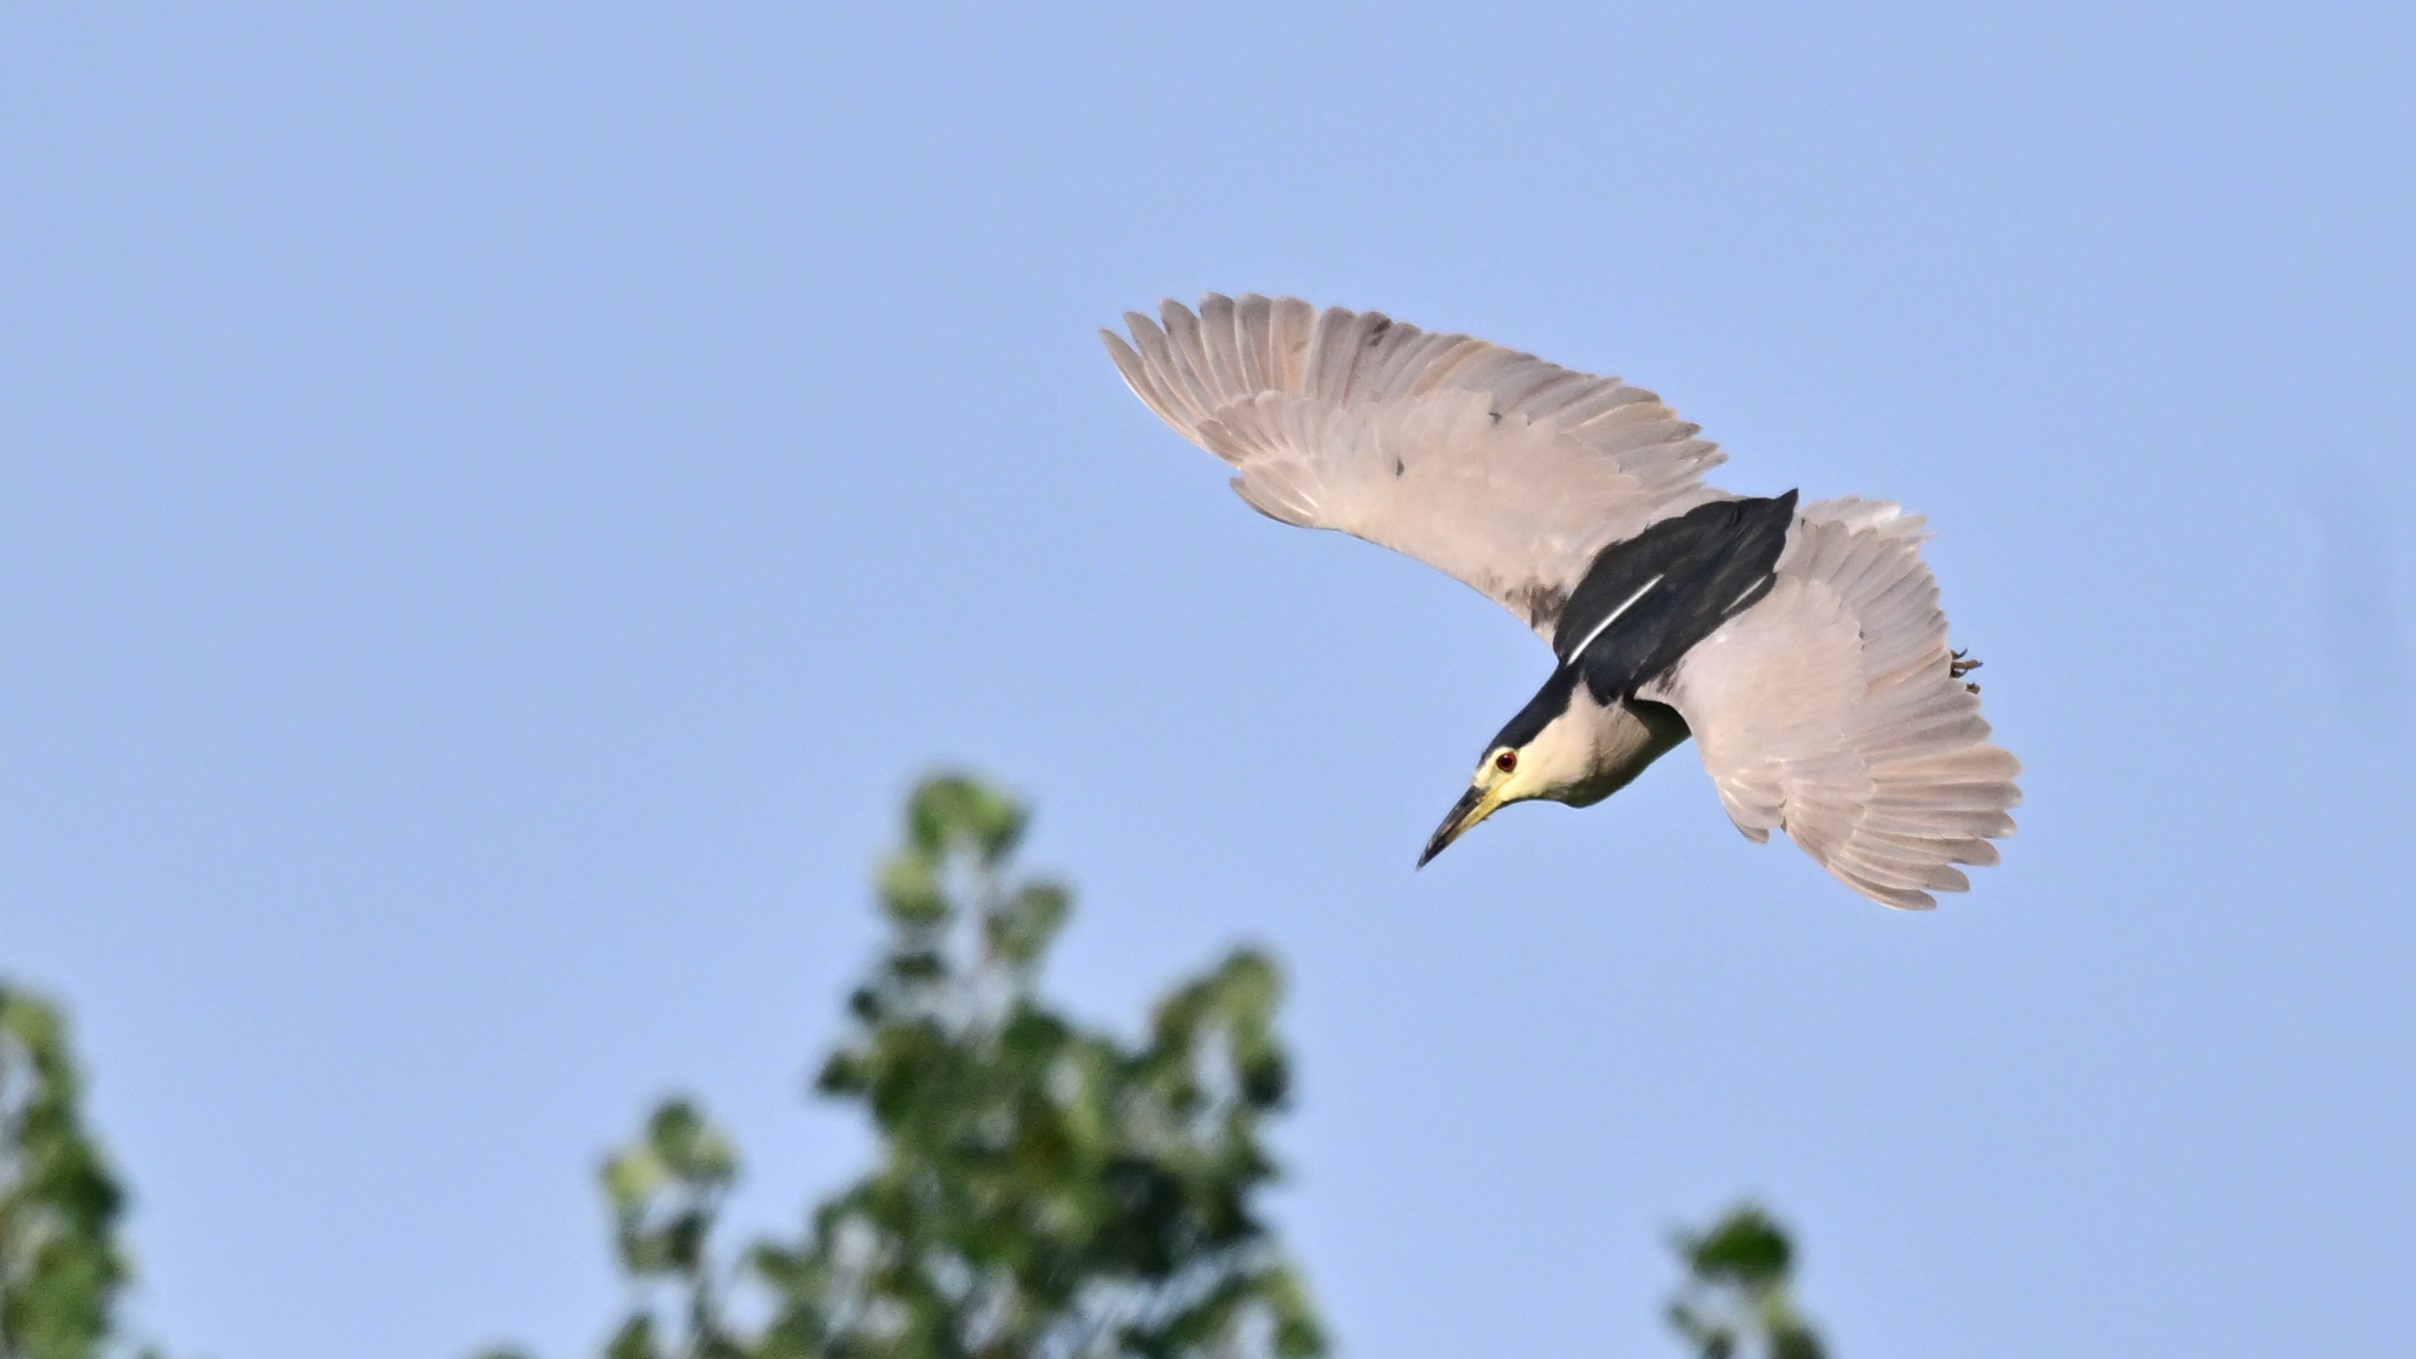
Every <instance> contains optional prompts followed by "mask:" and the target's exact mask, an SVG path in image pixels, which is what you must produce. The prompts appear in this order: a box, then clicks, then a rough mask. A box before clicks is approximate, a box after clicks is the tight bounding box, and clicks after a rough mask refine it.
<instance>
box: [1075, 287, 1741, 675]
mask: <svg viewBox="0 0 2416 1359" xmlns="http://www.w3.org/2000/svg"><path fill="white" fill-rule="evenodd" d="M1159 317H1160V319H1159V321H1152V320H1151V319H1150V318H1148V317H1146V316H1142V315H1140V314H1138V313H1132V314H1128V315H1127V316H1126V317H1125V320H1126V322H1127V323H1128V325H1129V326H1130V327H1131V331H1132V340H1131V343H1129V344H1127V343H1126V342H1125V340H1124V339H1123V337H1121V336H1118V335H1116V334H1115V333H1113V332H1111V331H1102V332H1100V333H1101V335H1102V336H1103V337H1104V338H1105V339H1106V341H1107V347H1108V352H1109V353H1110V354H1111V355H1113V356H1114V358H1115V361H1116V367H1117V368H1118V369H1119V370H1120V371H1121V372H1122V373H1123V374H1124V380H1125V381H1126V382H1127V383H1129V384H1130V385H1131V386H1132V389H1133V392H1134V394H1135V395H1137V396H1139V397H1140V398H1141V400H1142V401H1144V402H1146V403H1147V404H1148V406H1149V408H1150V409H1151V410H1154V411H1156V412H1157V413H1158V414H1159V415H1160V416H1161V417H1163V418H1164V419H1165V421H1166V423H1168V424H1170V425H1172V426H1174V427H1175V429H1176V430H1177V431H1179V432H1181V434H1182V435H1183V437H1185V438H1187V439H1189V440H1191V441H1192V442H1193V443H1196V444H1198V445H1200V446H1201V447H1202V448H1205V449H1207V450H1208V451H1209V452H1211V453H1214V454H1216V455H1217V456H1218V457H1220V458H1222V459H1224V460H1225V461H1226V462H1228V463H1230V464H1232V466H1233V468H1234V470H1235V471H1236V472H1238V473H1239V474H1240V475H1238V476H1237V477H1235V478H1234V480H1233V489H1234V490H1236V491H1238V492H1239V493H1240V494H1241V497H1242V499H1244V500H1246V501H1248V502H1249V503H1250V505H1251V506H1252V507H1253V508H1255V509H1257V510H1258V511H1260V512H1261V513H1263V514H1266V515H1268V516H1269V517H1271V518H1274V519H1278V520H1281V521H1283V522H1284V523H1287V524H1298V525H1301V526H1303V527H1306V528H1328V529H1339V530H1341V531H1343V532H1345V533H1350V534H1354V535H1356V536H1358V537H1361V538H1365V539H1367V540H1368V541H1370V542H1373V543H1377V544H1380V545H1382V546H1384V547H1389V548H1392V549H1393V550H1395V551H1397V552H1403V553H1407V554H1408V555H1410V556H1412V557H1415V558H1417V559H1418V560H1420V561H1423V562H1425V563H1427V564H1428V565H1430V566H1434V567H1437V568H1439V569H1441V570H1442V571H1444V572H1445V573H1446V574H1449V575H1451V576H1453V577H1456V578H1457V579H1459V580H1462V581H1465V582H1467V583H1468V584H1470V585H1472V586H1475V587H1476V588H1477V589H1478V590H1479V591H1481V592H1483V593H1484V594H1485V595H1487V596H1488V597H1490V598H1492V599H1494V600H1495V601H1497V602H1499V603H1500V604H1502V605H1503V606H1504V607H1505V608H1508V609H1509V610H1510V611H1511V612H1512V613H1515V614H1517V615H1518V616H1519V618H1520V619H1522V620H1523V621H1525V622H1526V623H1527V625H1528V626H1530V627H1532V628H1534V629H1536V630H1537V631H1538V632H1540V633H1542V634H1543V635H1544V636H1545V637H1547V638H1549V637H1550V636H1551V633H1552V626H1553V624H1554V622H1555V621H1556V620H1557V619H1558V617H1559V613H1560V606H1561V604H1562V603H1563V602H1565V600H1566V599H1567V596H1568V592H1569V589H1570V588H1571V587H1572V586H1574V585H1575V583H1576V581H1577V580H1578V579H1579V577H1581V576H1583V575H1584V574H1585V569H1586V566H1587V565H1588V564H1589V563H1590V562H1592V561H1593V559H1594V556H1595V554H1596V553H1597V552H1599V551H1601V550H1602V548H1603V546H1604V545H1605V544H1608V543H1612V542H1616V541H1618V540H1620V539H1622V538H1627V537H1631V536H1633V535H1634V534H1636V533H1637V532H1638V531H1639V530H1641V529H1643V528H1644V527H1645V526H1646V525H1647V524H1650V523H1651V522H1653V521H1654V520H1656V519H1659V518H1662V517H1664V516H1667V515H1670V514H1674V513H1678V512H1680V511H1682V510H1685V509H1688V508H1691V507H1693V506H1694V505H1698V504H1701V503H1702V502H1703V501H1705V500H1709V499H1713V498H1715V497H1716V496H1717V494H1718V493H1717V492H1714V491H1710V490H1708V489H1706V488H1705V487H1704V486H1703V485H1702V484H1701V480H1700V476H1701V473H1702V471H1703V469H1705V468H1707V467H1711V466H1714V465H1716V464H1717V463H1718V462H1719V461H1720V460H1721V454H1720V452H1719V450H1718V449H1717V448H1716V447H1714V446H1713V445H1712V444H1711V443H1709V442H1708V441H1706V440H1702V439H1698V438H1696V437H1695V429H1696V427H1695V426H1693V425H1690V424H1687V423H1686V422H1684V421H1682V420H1680V419H1678V417H1677V416H1676V415H1675V414H1673V413H1672V412H1671V411H1670V409H1669V408H1668V407H1667V406H1664V405H1662V404H1661V402H1660V399H1659V398H1657V397H1655V396H1654V395H1653V394H1652V393H1651V392H1648V391H1645V390H1643V389H1642V388H1639V387H1630V386H1628V385H1627V384H1626V383H1623V382H1621V381H1620V380H1619V379H1617V378H1611V377H1593V376H1590V375H1588V374H1585V373H1576V372H1571V371H1570V370H1568V369H1566V368H1561V367H1557V366H1555V365H1553V364H1549V363H1545V362H1544V361H1543V360H1541V359H1538V358H1536V357H1534V356H1533V355H1529V354H1520V353H1515V352H1513V351H1511V350H1507V349H1503V348H1501V347H1500V346H1498V345H1491V344H1487V343H1485V342H1484V341H1482V340H1474V339H1470V338H1469V337H1467V336H1465V335H1435V334H1429V333H1427V332H1425V331H1422V330H1419V329H1418V328H1417V327H1416V326H1409V325H1402V324H1400V323H1399V322H1396V321H1393V320H1391V319H1389V318H1387V317H1385V316H1383V315H1381V314H1379V313H1376V312H1352V311H1345V310H1343V309H1342V308H1339V307H1334V308H1329V309H1327V310H1326V311H1324V312H1319V311H1317V310H1316V309H1314V308H1312V307H1310V306H1309V304H1308V303H1306V302H1302V301H1299V300H1298V299H1295V298H1285V299H1283V300H1281V301H1272V300H1269V299H1267V298H1264V297H1257V296H1250V297H1244V298H1241V299H1239V300H1234V299H1230V298H1225V297H1221V296H1217V295H1215V294H1210V295H1209V296H1208V297H1207V298H1206V299H1205V300H1204V301H1202V302H1201V304H1200V309H1199V311H1198V313H1196V314H1194V313H1193V312H1192V311H1191V310H1190V309H1189V308H1187V307H1184V306H1182V305H1181V304H1179V303H1175V302H1168V303H1166V304H1165V305H1164V307H1163V308H1162V309H1161V310H1160V313H1159Z"/></svg>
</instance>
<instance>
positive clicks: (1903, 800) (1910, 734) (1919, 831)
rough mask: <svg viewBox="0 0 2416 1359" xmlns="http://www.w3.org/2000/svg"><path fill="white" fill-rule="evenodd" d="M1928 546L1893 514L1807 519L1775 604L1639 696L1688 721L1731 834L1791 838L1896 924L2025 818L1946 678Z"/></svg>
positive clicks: (1984, 726)
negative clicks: (1781, 833) (2015, 813)
mask: <svg viewBox="0 0 2416 1359" xmlns="http://www.w3.org/2000/svg"><path fill="white" fill-rule="evenodd" d="M1925 536H1926V535H1925V534H1923V533H1922V532H1921V520H1920V518H1919V517H1918V516H1915V515H1907V514H1905V513H1903V512H1902V511H1900V510H1899V509H1897V507H1895V506H1894V505H1888V504H1882V503H1879V502H1874V501H1863V500H1834V501H1824V502H1822V503H1820V504H1817V505H1813V506H1810V507H1808V508H1807V509H1806V510H1805V511H1804V514H1803V518H1802V519H1801V521H1800V522H1799V523H1798V524H1797V526H1796V529H1795V532H1794V534H1793V536H1792V537H1791V538H1790V539H1789V542H1788V544H1787V547H1786V549H1785V551H1784V553H1783V554H1782V555H1781V556H1780V558H1779V563H1778V579H1777V581H1776V583H1775V584H1773V585H1772V587H1771V590H1770V593H1769V594H1768V595H1767V596H1765V597H1764V598H1763V599H1762V600H1761V601H1760V602H1759V603H1757V604H1755V605H1754V606H1753V607H1752V608H1750V609H1747V610H1746V611H1745V612H1744V613H1741V614H1739V615H1737V617H1736V618H1735V619H1733V620H1732V621H1730V622H1729V623H1727V624H1725V625H1724V626H1722V627H1721V628H1720V630H1719V631H1717V632H1714V633H1713V634H1712V635H1711V636H1709V637H1707V638H1705V639H1704V640H1703V641H1702V642H1701V643H1699V644H1697V645H1696V646H1695V647H1694V649H1693V650H1691V651H1689V652H1687V654H1686V655H1685V657H1684V658H1683V659H1681V660H1680V661H1679V663H1678V665H1677V666H1676V667H1675V668H1673V669H1672V670H1671V671H1670V672H1669V673H1668V674H1667V675H1665V676H1664V677H1662V678H1661V679H1659V680H1657V681H1655V682H1654V683H1653V684H1650V685H1647V686H1646V687H1645V689H1644V690H1643V696H1644V697H1646V698H1654V699H1659V700H1660V701H1661V702H1664V703H1667V704H1669V705H1671V706H1672V707H1675V708H1676V709H1677V710H1678V711H1679V712H1680V713H1681V714H1683V715H1684V716H1685V718H1686V724H1687V726H1688V727H1689V728H1691V729H1692V730H1693V732H1694V735H1695V739H1696V741H1697V742H1698V743H1699V744H1700V745H1701V747H1702V751H1703V767H1704V768H1705V769H1706V770H1707V771H1709V772H1710V774H1711V777H1712V781H1713V782H1714V783H1715V784H1717V785H1718V786H1719V790H1720V801H1721V803H1722V804H1723V805H1724V806H1726V807H1727V809H1728V815H1729V817H1730V818H1731V819H1733V820H1734V821H1735V822H1736V824H1737V828H1738V829H1740V830H1742V831H1744V832H1745V834H1746V835H1748V836H1750V837H1751V838H1753V839H1755V840H1768V839H1769V838H1770V832H1771V831H1772V830H1773V829H1784V830H1785V831H1786V832H1787V834H1788V835H1789V836H1790V837H1792V838H1793V839H1794V840H1795V842H1796V843H1797V844H1798V845H1801V846H1802V847H1803V849H1804V852H1805V853H1807V854H1810V855H1811V856H1812V857H1813V858H1814V859H1816V860H1818V861H1819V862H1820V864H1821V866H1822V867H1824V868H1826V869H1828V870H1829V871H1830V872H1831V873H1833V874H1835V875H1836V876H1837V877H1838V878H1840V879H1841V880H1843V881H1844V882H1845V883H1846V884H1847V885H1848V886H1850V887H1852V888H1854V889H1855V890H1857V891H1859V892H1862V893H1863V894H1864V895H1866V896H1870V897H1873V898H1875V899H1877V900H1879V901H1882V902H1885V903H1886V904H1888V905H1890V906H1897V907H1903V908H1907V909H1917V908H1922V907H1928V906H1934V905H1936V904H1937V902H1936V900H1935V899H1934V898H1932V897H1931V896H1930V892H1932V891H1943V892H1960V891H1962V890H1964V889H1965V888H1966V887H1968V886H1970V883H1969V881H1968V880H1967V879H1966V878H1965V877H1964V875H1963V873H1962V872H1961V871H1960V870H1959V869H1957V868H1955V867H1954V865H1956V864H1992V863H1995V862H1996V861H1997V851H1996V847H1995V846H1993V845H1991V844H1989V843H1988V842H1989V841H1990V840H1992V839H1999V838H2002V837H2004V836H2007V835H2010V834H2012V833H2013V818H2012V817H2011V816H2008V815H2007V814H2006V812H2007V809H2008V808H2011V807H2013V806H2014V805H2016V804H2017V803H2019V802H2020V801H2021V790H2020V789H2018V788H2016V787H2015V786H2014V782H2013V780H2014V777H2015V776H2016V775H2017V774H2019V773H2020V772H2021V763H2020V762H2019V761H2017V760H2015V759H2014V758H2013V756H2012V755H2011V754H2009V753H2007V752H2006V751H2004V750H2001V749H1999V748H1998V747H1996V746H1993V745H1990V744H1988V735H1989V729H1988V722H1987V720H1986V719H1984V718H1983V717H1981V716H1980V700H1979V698H1978V697H1977V696H1976V695H1974V694H1972V693H1971V692H1970V691H1969V690H1968V689H1967V688H1966V687H1965V686H1964V684H1963V683H1962V682H1961V681H1960V680H1958V679H1955V678H1953V677H1952V676H1951V675H1950V674H1949V673H1948V670H1947V666H1948V662H1949V660H1950V653H1949V652H1948V651H1947V646H1946V616H1945V615H1944V614H1943V613H1941V612H1939V609H1938V586H1937V582H1936V581H1935V580H1934V579H1932V578H1931V576H1930V573H1929V569H1928V568H1927V567H1926V566H1924V565H1922V562H1921V555H1920V547H1919V545H1920V543H1921V540H1922V539H1923V538H1924V537H1925ZM1925 889H1926V890H1925Z"/></svg>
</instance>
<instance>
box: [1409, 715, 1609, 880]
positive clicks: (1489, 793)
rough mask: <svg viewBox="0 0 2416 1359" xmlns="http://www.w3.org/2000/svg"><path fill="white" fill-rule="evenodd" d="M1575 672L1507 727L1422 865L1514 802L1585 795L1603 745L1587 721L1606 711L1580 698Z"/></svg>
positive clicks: (1572, 798)
mask: <svg viewBox="0 0 2416 1359" xmlns="http://www.w3.org/2000/svg"><path fill="white" fill-rule="evenodd" d="M1582 692H1583V688H1582V686H1580V685H1578V684H1577V683H1576V675H1575V672H1573V671H1571V670H1569V669H1567V668H1565V667H1564V668H1562V669H1561V670H1559V671H1557V672H1555V673H1554V674H1553V676H1552V678H1551V680H1550V681H1549V682H1547V683H1546V684H1545V685H1544V687H1543V689H1542V690H1541V691H1540V692H1538V693H1537V694H1536V695H1535V697H1534V698H1532V699H1530V700H1528V702H1527V706H1526V707H1524V708H1522V709H1520V710H1519V714H1518V716H1516V717H1513V718H1511V719H1510V721H1509V722H1508V723H1507V724H1506V725H1505V726H1503V728H1502V729H1501V731H1500V733H1498V734H1497V735H1495V736H1494V738H1493V740H1492V741H1491V742H1489V743H1488V744H1487V745H1486V747H1485V754H1484V757H1483V758H1482V759H1480V760H1478V761H1477V765H1476V773H1475V775H1473V776H1472V777H1471V778H1470V779H1469V781H1468V791H1467V792H1465V793H1462V794H1460V800H1459V801H1458V802H1456V803H1453V804H1452V808H1451V814H1450V815H1449V816H1446V817H1444V818H1443V824H1442V825H1441V826H1438V827H1436V828H1435V833H1434V838H1433V839H1431V840H1428V841H1427V842H1426V852H1425V853H1423V854H1420V855H1419V856H1418V867H1420V868H1424V867H1425V866H1426V863H1427V861H1428V860H1430V859H1432V858H1434V856H1436V855H1437V854H1440V853H1442V852H1443V851H1444V849H1445V848H1447V847H1448V846H1449V845H1450V844H1451V842H1452V841H1454V840H1457V839H1459V838H1460V836H1462V835H1464V834H1466V833H1467V830H1468V828H1469V827H1471V826H1473V825H1475V824H1476V823H1477V822H1479V821H1482V820H1484V819H1485V818H1486V817H1488V816H1491V815H1493V814H1494V813H1495V812H1496V811H1499V810H1500V809H1501V808H1503V807H1505V806H1507V805H1509V804H1510V803H1513V802H1526V801H1529V800H1531V799H1535V798H1548V799H1551V800H1553V801H1558V802H1571V801H1576V800H1578V798H1579V797H1581V796H1582V795H1583V790H1584V789H1585V788H1586V785H1587V783H1588V781H1589V779H1590V778H1591V776H1592V774H1593V765H1594V763H1595V758H1596V754H1597V750H1598V746H1599V743H1598V741H1597V740H1596V734H1595V732H1594V730H1593V727H1594V724H1593V723H1592V722H1589V721H1588V720H1587V718H1588V716H1589V715H1591V714H1596V713H1599V712H1600V711H1601V710H1600V709H1599V708H1598V707H1596V706H1595V705H1594V704H1592V703H1590V702H1586V701H1584V700H1582V699H1581V698H1580V697H1579V695H1580V694H1581V693H1582Z"/></svg>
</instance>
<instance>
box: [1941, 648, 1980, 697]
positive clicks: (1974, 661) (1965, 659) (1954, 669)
mask: <svg viewBox="0 0 2416 1359" xmlns="http://www.w3.org/2000/svg"><path fill="white" fill-rule="evenodd" d="M1979 668H1980V658H1979V657H1977V656H1974V655H1972V654H1971V653H1970V652H1968V651H1957V652H1954V653H1952V654H1950V655H1949V656H1948V657H1947V658H1946V674H1947V677H1948V678H1950V679H1961V678H1963V677H1964V676H1965V675H1968V674H1970V673H1971V672H1972V671H1974V670H1977V669H1979ZM1963 687H1964V688H1966V689H1969V690H1970V691H1972V692H1973V693H1975V694H1976V693H1978V692H1980V686H1979V685H1977V684H1966V685H1964V686H1963Z"/></svg>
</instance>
